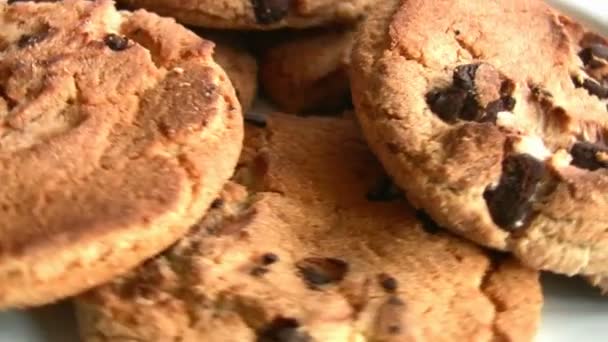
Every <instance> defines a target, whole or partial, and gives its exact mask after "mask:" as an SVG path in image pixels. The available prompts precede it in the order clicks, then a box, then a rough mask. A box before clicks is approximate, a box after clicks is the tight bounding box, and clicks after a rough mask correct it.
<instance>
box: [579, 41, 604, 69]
mask: <svg viewBox="0 0 608 342" xmlns="http://www.w3.org/2000/svg"><path fill="white" fill-rule="evenodd" d="M578 55H579V57H580V58H581V60H582V61H583V63H584V64H585V65H588V64H590V63H592V62H593V60H594V59H603V60H605V61H607V62H608V46H606V45H604V44H591V46H589V47H587V48H584V49H583V50H581V52H580V53H579V54H578Z"/></svg>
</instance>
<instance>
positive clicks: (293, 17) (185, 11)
mask: <svg viewBox="0 0 608 342" xmlns="http://www.w3.org/2000/svg"><path fill="white" fill-rule="evenodd" d="M121 2H122V3H124V4H125V5H127V6H130V7H135V8H145V9H148V10H151V11H154V12H157V13H159V14H161V15H166V16H170V17H175V18H176V19H177V20H179V21H181V22H183V23H186V24H188V25H193V26H201V27H208V28H220V29H252V30H271V29H277V28H283V27H292V28H305V27H315V26H324V25H328V24H341V23H349V22H354V21H356V20H357V19H359V18H360V17H361V16H362V15H363V14H364V13H365V12H366V11H367V10H368V9H369V7H370V6H371V5H372V2H373V1H371V0H186V1H173V0H122V1H121Z"/></svg>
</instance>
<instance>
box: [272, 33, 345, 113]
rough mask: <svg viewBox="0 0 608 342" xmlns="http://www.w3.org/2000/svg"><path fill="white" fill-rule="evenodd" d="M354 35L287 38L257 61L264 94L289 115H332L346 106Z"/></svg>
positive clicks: (324, 34)
mask: <svg viewBox="0 0 608 342" xmlns="http://www.w3.org/2000/svg"><path fill="white" fill-rule="evenodd" d="M353 36H354V31H353V30H352V29H345V30H331V31H329V32H328V30H327V29H325V30H323V31H320V30H315V31H314V32H307V33H300V34H294V35H291V36H290V37H289V38H287V39H286V40H285V41H283V42H281V43H280V44H277V45H274V46H272V47H270V48H268V49H267V50H265V51H264V52H263V53H262V56H261V57H260V82H261V86H262V88H263V89H264V92H265V94H266V95H267V96H268V97H269V98H270V99H271V100H272V101H273V102H274V103H275V104H277V105H278V106H279V108H280V109H281V110H284V111H287V112H289V113H301V112H319V111H336V110H338V109H340V108H344V107H347V106H348V104H349V102H350V85H349V80H348V66H349V64H350V51H351V49H352V43H353Z"/></svg>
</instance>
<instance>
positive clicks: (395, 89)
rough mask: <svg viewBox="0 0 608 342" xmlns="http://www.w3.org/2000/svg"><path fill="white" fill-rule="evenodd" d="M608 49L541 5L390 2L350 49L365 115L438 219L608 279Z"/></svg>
mask: <svg viewBox="0 0 608 342" xmlns="http://www.w3.org/2000/svg"><path fill="white" fill-rule="evenodd" d="M439 8H440V9H441V13H442V16H441V17H440V18H439V17H437V16H436V15H434V14H433V13H437V11H438V9H439ZM523 27H525V28H526V34H525V35H522V34H521V32H522V28H523ZM606 45H607V41H606V39H605V38H603V37H600V36H598V35H595V34H593V33H591V32H587V31H585V30H584V29H583V28H582V27H581V26H580V25H578V24H577V23H575V22H573V21H571V20H570V19H568V18H566V17H565V16H563V15H560V14H559V13H557V12H555V11H554V10H552V9H551V8H549V7H548V6H547V5H545V4H544V2H542V1H533V0H517V1H511V0H500V1H493V2H487V1H464V0H462V1H460V0H459V1H447V0H441V1H433V2H429V1H422V0H407V1H396V0H390V1H383V2H382V4H380V5H378V6H377V7H376V8H375V10H374V12H373V13H372V15H371V17H370V18H369V19H368V20H366V22H365V23H364V24H363V27H362V31H361V32H360V35H359V36H358V37H357V43H356V44H355V47H354V50H353V59H352V60H353V62H352V67H351V68H352V73H351V81H352V87H353V90H352V92H353V100H354V103H355V108H356V111H357V116H358V118H359V121H360V123H361V126H362V128H363V131H364V132H365V135H366V137H367V141H368V142H369V144H370V145H371V147H372V149H373V150H374V151H375V153H376V154H377V155H378V156H379V158H380V159H381V161H382V163H383V165H384V166H385V168H386V169H387V170H388V172H389V174H391V175H392V176H393V177H394V179H395V181H396V182H397V183H398V184H399V185H400V186H401V187H402V188H403V189H405V190H406V192H407V197H408V198H409V199H410V201H411V202H412V203H413V204H414V205H415V206H416V207H418V208H423V209H425V210H426V211H428V212H429V214H430V215H431V216H432V217H433V218H434V219H435V220H436V221H437V222H439V223H440V224H442V225H444V226H445V227H446V228H448V229H450V230H452V231H453V232H456V233H458V234H460V235H462V236H465V237H467V238H469V239H471V240H473V241H476V242H478V243H481V244H483V245H485V246H489V247H493V248H497V249H500V250H505V251H511V252H513V253H515V255H516V256H517V257H518V258H519V259H521V260H522V261H523V262H524V263H525V264H527V265H528V266H531V267H533V268H536V269H543V270H550V271H553V272H558V273H563V274H567V275H574V274H582V275H586V276H590V277H592V278H593V279H594V282H598V281H600V279H601V278H602V277H605V276H606V275H608V264H607V263H606V262H605V260H606V258H608V235H606V233H605V231H606V227H607V224H608V216H607V215H608V214H607V213H606V210H605V208H606V207H607V206H608V197H606V195H605V193H606V192H607V191H608V170H607V169H606V166H608V163H607V162H606V160H607V159H606V155H607V154H608V147H607V145H606V141H607V140H606V137H608V129H607V127H608V120H607V118H608V109H607V98H608V77H607V76H608V72H607V70H608V66H607V65H608V53H606V52H607V50H608V47H607V46H606ZM605 289H608V288H607V287H605Z"/></svg>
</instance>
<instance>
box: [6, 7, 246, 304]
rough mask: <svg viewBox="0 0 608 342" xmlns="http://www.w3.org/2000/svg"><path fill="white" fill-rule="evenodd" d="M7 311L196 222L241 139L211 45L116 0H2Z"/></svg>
mask: <svg viewBox="0 0 608 342" xmlns="http://www.w3.org/2000/svg"><path fill="white" fill-rule="evenodd" d="M0 27H2V30H0V165H1V167H0V177H2V179H3V181H2V185H1V186H0V189H1V190H0V212H1V215H0V309H4V308H7V307H23V306H31V305H39V304H44V303H49V302H52V301H55V300H58V299H60V298H63V297H67V296H70V295H74V294H77V293H79V292H81V291H83V290H86V289H89V288H91V287H93V286H96V285H99V284H100V283H103V282H106V281H108V280H110V279H112V278H113V277H115V276H117V275H120V274H122V273H125V272H126V271H128V270H130V269H131V268H133V267H134V266H136V265H137V264H139V263H140V262H141V261H143V260H144V259H147V258H149V257H150V256H152V255H154V254H156V253H158V252H160V251H161V250H163V249H165V248H166V247H168V246H169V245H170V244H172V243H174V242H175V240H177V239H178V238H179V237H181V236H182V235H183V234H184V233H186V231H187V230H188V228H189V227H190V226H191V225H192V224H194V223H196V222H197V221H198V220H199V219H200V217H201V215H202V213H204V212H205V211H206V209H207V208H208V206H209V205H210V204H211V202H212V201H213V200H214V199H215V198H216V196H217V194H218V193H219V192H220V191H221V189H222V186H223V184H224V183H225V181H226V180H227V179H228V178H229V177H230V176H231V174H232V173H233V171H234V167H235V165H236V162H237V160H238V155H239V152H240V149H241V145H242V135H243V130H242V115H241V109H240V106H239V103H238V101H237V99H236V96H235V93H234V89H233V88H232V86H231V85H230V82H229V81H228V77H227V76H226V74H225V73H224V71H223V70H222V69H221V68H220V67H219V66H218V65H217V64H216V63H215V62H214V61H213V59H212V53H213V44H212V43H210V42H208V41H205V40H202V39H200V38H199V37H197V36H196V35H194V34H193V33H191V32H190V31H188V30H186V29H185V28H183V27H182V26H180V25H177V24H176V23H175V22H174V21H173V20H171V19H163V18H160V17H158V16H156V15H154V14H150V13H148V12H145V11H137V12H133V13H130V12H118V11H116V10H115V8H114V6H113V3H112V2H110V1H104V0H102V1H78V0H66V1H63V2H42V3H34V2H14V3H12V4H7V3H6V2H5V3H2V4H0Z"/></svg>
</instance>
